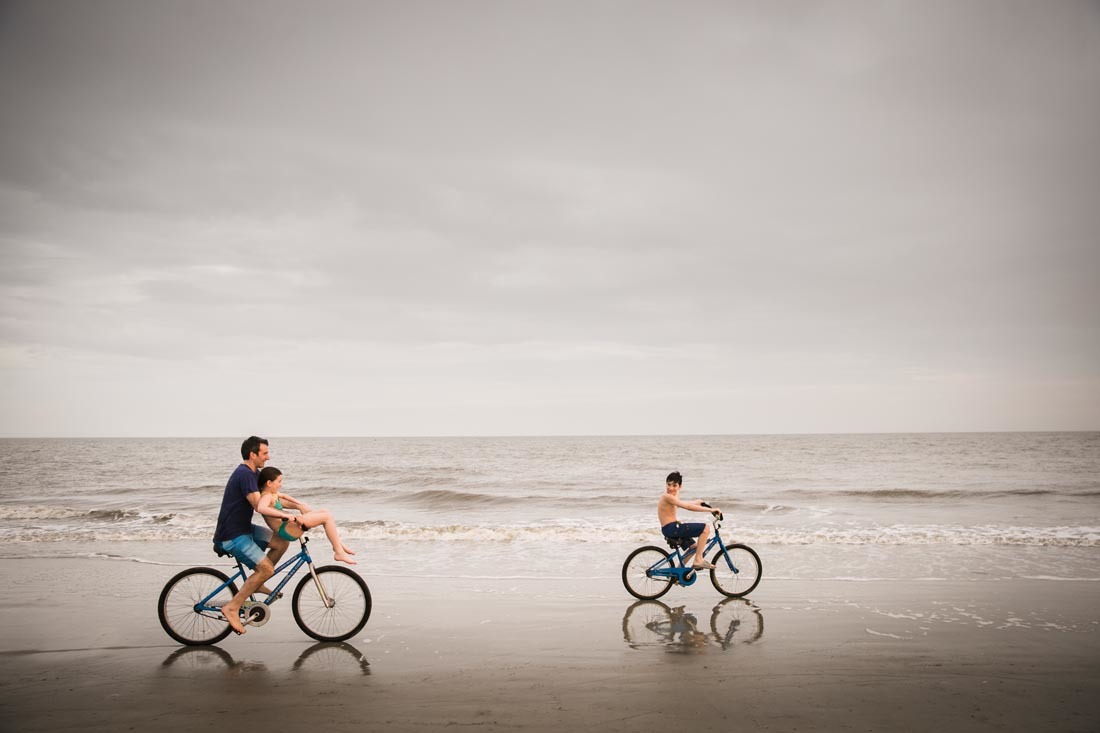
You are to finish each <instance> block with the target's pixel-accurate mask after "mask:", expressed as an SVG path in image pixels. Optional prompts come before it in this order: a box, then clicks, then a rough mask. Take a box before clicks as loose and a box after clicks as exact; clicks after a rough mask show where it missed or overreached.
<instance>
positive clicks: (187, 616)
mask: <svg viewBox="0 0 1100 733" xmlns="http://www.w3.org/2000/svg"><path fill="white" fill-rule="evenodd" d="M215 591H217V592H216V593H215ZM211 594H214V595H213V596H211ZM235 595H237V586H236V585H234V584H233V583H232V582H230V580H229V576H228V575H226V574H225V573H223V572H221V571H220V570H215V569H214V568H188V569H187V570H184V571H183V572H181V573H179V574H178V575H176V577H174V578H172V579H171V580H169V581H168V583H167V584H166V585H165V586H164V590H162V591H161V593H160V600H159V601H157V616H158V617H160V625H161V626H162V627H163V628H164V630H165V631H166V632H168V635H169V636H171V637H172V638H173V639H175V640H176V641H178V642H179V643H181V644H187V645H188V646H202V645H205V644H217V643H218V642H219V641H221V640H222V639H224V638H225V637H227V636H229V632H230V631H232V629H230V628H229V622H228V621H226V620H225V618H223V617H222V615H221V613H219V612H218V611H197V610H195V608H196V606H198V604H199V603H201V602H203V600H204V599H206V600H205V604H204V605H206V606H208V607H211V608H220V607H221V606H222V605H224V604H226V603H228V602H229V601H230V600H232V599H233V596H235ZM208 596H210V597H209V598H208Z"/></svg>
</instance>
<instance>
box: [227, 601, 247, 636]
mask: <svg viewBox="0 0 1100 733" xmlns="http://www.w3.org/2000/svg"><path fill="white" fill-rule="evenodd" d="M240 610H241V609H240V608H231V607H230V606H228V605H225V606H222V616H225V620H226V621H228V622H229V628H231V629H233V631H234V632H235V633H237V634H243V633H245V631H244V626H242V625H241V615H240Z"/></svg>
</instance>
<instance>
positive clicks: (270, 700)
mask: <svg viewBox="0 0 1100 733" xmlns="http://www.w3.org/2000/svg"><path fill="white" fill-rule="evenodd" d="M360 567H361V568H362V569H363V570H364V571H365V572H364V573H363V574H364V577H365V578H366V579H367V581H368V583H369V584H370V586H371V590H372V593H373V595H374V601H375V603H374V612H373V614H372V617H371V620H370V622H369V623H368V624H367V627H366V628H365V629H364V630H363V631H362V632H361V633H360V634H358V635H357V636H356V637H355V638H354V639H352V640H349V642H347V643H343V644H318V643H314V642H313V641H312V640H311V639H309V638H308V637H307V636H305V634H303V633H302V632H301V631H300V630H299V629H298V628H297V627H296V626H295V624H294V622H293V619H292V616H291V613H290V607H289V602H288V601H289V598H288V599H286V600H284V601H280V602H279V603H278V604H276V606H275V614H274V617H273V619H272V620H271V621H270V623H268V624H267V625H266V626H264V627H261V628H254V629H251V630H250V631H249V633H248V634H247V635H245V636H244V637H240V638H236V637H231V638H229V639H227V640H225V641H224V642H223V643H222V644H220V645H219V646H217V647H198V648H188V647H180V646H178V645H176V644H175V643H173V642H172V641H171V640H170V639H169V638H168V637H167V636H166V635H165V634H164V633H163V631H161V629H160V626H159V624H158V622H157V619H156V608H155V605H156V597H157V594H158V593H159V591H160V588H161V586H162V585H163V583H164V581H166V580H167V579H168V578H169V577H171V575H173V574H174V573H175V572H177V571H178V570H179V568H177V567H166V566H155V565H144V564H138V563H126V562H113V561H106V560H18V561H12V560H2V561H0V569H2V573H3V577H4V579H5V580H6V581H7V582H6V583H5V585H6V587H7V590H8V592H7V593H5V594H4V596H3V598H2V599H0V628H2V629H3V633H2V635H0V659H2V662H3V663H2V665H0V670H2V671H0V715H2V717H0V720H2V724H0V729H2V730H14V731H47V730H48V731H57V730H68V729H74V730H75V729H80V730H112V731H114V730H127V729H131V728H132V729H134V730H150V729H156V730H161V731H163V730H170V731H176V730H181V731H182V730H195V729H199V728H204V727H206V726H210V725H218V726H246V725H247V726H257V725H262V726H276V727H278V728H279V729H287V728H288V727H290V726H298V725H325V726H326V727H327V728H328V729H331V730H356V731H361V730H387V731H390V730H397V731H404V730H410V731H411V730H425V729H435V728H442V727H450V726H461V727H468V726H476V727H477V728H478V729H479V730H558V729H561V728H563V727H566V726H568V727H571V728H574V729H580V728H582V727H583V729H587V730H601V731H603V730H608V731H619V730H621V731H637V730H660V729H662V728H665V727H669V726H673V725H675V727H677V728H691V729H701V730H730V729H734V728H736V729H741V730H762V731H794V730H799V731H806V730H927V729H935V728H939V729H944V730H951V731H971V730H973V731H987V730H989V731H991V730H1024V729H1037V730H1044V731H1090V730H1096V725H1097V721H1098V720H1100V617H1098V614H1097V611H1096V609H1097V608H1100V584H1098V583H1094V582H1067V581H1013V582H1006V581H995V582H980V581H978V582H956V583H946V582H943V583H937V582H928V581H924V582H918V583H906V582H901V581H874V582H862V583H857V582H835V581H834V582H828V581H790V580H788V581H784V580H768V579H767V577H765V580H764V582H763V583H762V584H761V586H760V587H759V588H758V589H757V590H756V591H755V592H754V593H753V594H752V597H751V603H745V602H741V601H731V602H727V603H722V600H723V599H722V597H721V596H719V595H718V593H717V592H715V591H714V589H713V588H711V587H710V586H709V585H708V584H703V583H700V584H697V585H696V586H694V587H692V588H688V589H675V590H673V591H672V592H671V593H670V594H669V595H668V596H666V597H665V598H663V599H662V602H661V603H653V602H651V603H636V602H635V601H634V599H632V598H631V597H630V596H628V595H627V594H626V592H625V590H623V588H622V586H621V584H620V583H619V582H618V580H617V578H607V579H603V580H597V579H588V580H580V581H567V580H554V581H546V582H542V581H536V580H531V579H489V578H478V579H452V578H430V577H401V576H399V575H396V574H391V575H378V574H372V572H371V569H370V567H369V566H360ZM93 581H97V582H98V583H99V584H100V586H101V588H102V589H103V591H102V594H101V595H91V594H90V591H91V590H92V587H91V583H92V582H93Z"/></svg>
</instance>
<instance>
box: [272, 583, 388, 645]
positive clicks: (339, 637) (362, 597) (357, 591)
mask: <svg viewBox="0 0 1100 733" xmlns="http://www.w3.org/2000/svg"><path fill="white" fill-rule="evenodd" d="M316 573H317V579H318V580H320V581H321V584H322V585H323V586H324V588H325V592H326V593H327V594H328V596H329V597H330V598H331V599H332V600H333V601H335V605H333V607H332V608H326V607H325V604H324V602H323V601H322V600H321V594H320V593H319V592H318V591H317V587H316V586H315V585H314V583H313V576H312V575H311V574H310V575H306V577H304V578H302V581H301V582H300V583H298V586H297V587H296V588H295V589H294V598H293V600H292V602H291V609H292V610H293V611H294V621H295V623H297V624H298V628H300V629H301V630H302V631H304V632H306V634H308V635H309V636H311V637H313V638H314V639H316V640H317V641H344V640H346V639H350V638H351V637H352V636H355V635H356V634H358V633H359V631H360V629H362V628H363V627H364V626H366V624H367V619H369V618H370V612H371V606H372V602H371V596H370V589H369V588H367V584H366V583H365V582H364V581H363V579H362V578H360V577H359V576H358V575H357V574H356V573H354V572H352V571H351V570H348V569H347V568H344V567H340V566H338V565H325V566H324V567H320V568H316ZM306 588H311V589H313V592H312V593H306V592H305V589H306Z"/></svg>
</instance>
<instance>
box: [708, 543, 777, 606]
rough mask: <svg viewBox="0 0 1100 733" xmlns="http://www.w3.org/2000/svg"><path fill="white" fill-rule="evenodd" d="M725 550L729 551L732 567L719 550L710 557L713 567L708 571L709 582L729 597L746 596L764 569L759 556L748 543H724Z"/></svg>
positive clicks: (757, 581)
mask: <svg viewBox="0 0 1100 733" xmlns="http://www.w3.org/2000/svg"><path fill="white" fill-rule="evenodd" d="M726 552H728V553H729V559H730V562H732V563H733V568H730V565H729V563H727V562H726V558H725V556H724V555H723V554H722V551H721V550H719V551H718V552H716V553H715V554H714V557H713V558H711V562H712V563H714V568H713V569H711V571H710V582H712V583H714V587H715V588H717V589H718V592H719V593H721V594H722V595H724V596H729V597H730V598H742V597H744V596H747V595H748V594H749V593H752V590H753V588H755V587H756V585H757V583H759V582H760V575H761V573H762V572H763V569H764V568H763V566H762V565H761V564H760V556H759V555H757V554H756V551H755V550H753V549H752V548H751V547H749V546H748V545H726ZM734 568H736V571H735V570H734Z"/></svg>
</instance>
